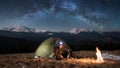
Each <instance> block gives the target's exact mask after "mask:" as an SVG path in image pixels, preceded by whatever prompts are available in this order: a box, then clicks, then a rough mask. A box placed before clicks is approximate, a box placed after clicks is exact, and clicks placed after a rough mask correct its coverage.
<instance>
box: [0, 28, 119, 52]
mask: <svg viewBox="0 0 120 68" xmlns="http://www.w3.org/2000/svg"><path fill="white" fill-rule="evenodd" d="M49 37H59V38H61V39H62V40H63V41H65V42H66V43H67V44H68V45H69V46H70V47H71V48H72V49H73V50H94V49H95V47H96V46H99V48H100V49H101V50H116V49H120V32H96V31H93V30H92V31H91V30H86V29H77V28H73V29H72V30H70V31H69V32H51V31H46V30H43V31H41V30H40V31H38V32H36V29H34V28H28V27H23V26H22V27H21V26H20V27H16V28H3V29H1V30H0V41H1V42H0V50H1V51H0V53H9V52H10V53H13V52H16V51H17V52H34V51H35V49H36V48H37V47H38V46H39V44H40V43H41V42H43V41H44V40H45V39H47V38H49ZM26 48H28V50H26Z"/></svg>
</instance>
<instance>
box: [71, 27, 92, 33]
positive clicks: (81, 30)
mask: <svg viewBox="0 0 120 68" xmlns="http://www.w3.org/2000/svg"><path fill="white" fill-rule="evenodd" d="M80 32H92V30H88V29H83V28H82V29H77V28H73V29H71V30H70V33H73V34H78V33H80Z"/></svg>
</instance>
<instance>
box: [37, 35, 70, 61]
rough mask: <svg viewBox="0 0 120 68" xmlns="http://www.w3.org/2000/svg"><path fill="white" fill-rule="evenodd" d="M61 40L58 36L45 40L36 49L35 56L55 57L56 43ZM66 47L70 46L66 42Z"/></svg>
mask: <svg viewBox="0 0 120 68" xmlns="http://www.w3.org/2000/svg"><path fill="white" fill-rule="evenodd" d="M59 40H61V39H59V38H57V37H51V38H48V39H47V40H45V41H43V42H42V43H41V45H40V46H38V48H37V49H36V51H35V56H38V57H43V58H51V59H54V50H55V47H56V43H57V42H58V41H59ZM64 47H67V48H69V47H68V46H67V45H66V43H65V42H64ZM69 49H70V48H69Z"/></svg>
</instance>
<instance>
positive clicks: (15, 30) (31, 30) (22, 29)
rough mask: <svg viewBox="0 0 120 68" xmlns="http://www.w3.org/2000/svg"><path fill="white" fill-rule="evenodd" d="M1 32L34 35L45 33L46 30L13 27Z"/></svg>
mask: <svg viewBox="0 0 120 68" xmlns="http://www.w3.org/2000/svg"><path fill="white" fill-rule="evenodd" d="M2 30H5V31H13V32H35V33H39V32H46V30H41V29H34V28H29V27H26V26H17V27H13V28H7V27H5V28H3V29H2Z"/></svg>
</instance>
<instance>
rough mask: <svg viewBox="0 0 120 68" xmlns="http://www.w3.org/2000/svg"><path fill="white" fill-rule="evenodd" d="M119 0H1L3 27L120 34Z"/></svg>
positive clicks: (0, 10) (0, 16)
mask: <svg viewBox="0 0 120 68" xmlns="http://www.w3.org/2000/svg"><path fill="white" fill-rule="evenodd" d="M119 12H120V0H4V1H3V0H2V1H0V27H1V28H3V27H15V26H18V25H23V26H28V27H32V28H38V29H46V30H50V31H68V30H70V29H72V28H78V29H81V28H84V29H91V30H96V31H119V30H120V27H119V26H120V13H119Z"/></svg>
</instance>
